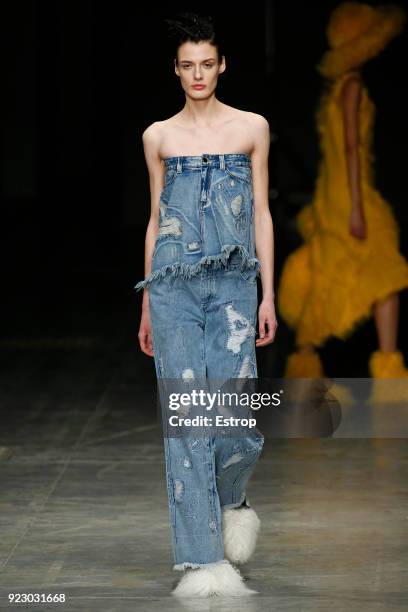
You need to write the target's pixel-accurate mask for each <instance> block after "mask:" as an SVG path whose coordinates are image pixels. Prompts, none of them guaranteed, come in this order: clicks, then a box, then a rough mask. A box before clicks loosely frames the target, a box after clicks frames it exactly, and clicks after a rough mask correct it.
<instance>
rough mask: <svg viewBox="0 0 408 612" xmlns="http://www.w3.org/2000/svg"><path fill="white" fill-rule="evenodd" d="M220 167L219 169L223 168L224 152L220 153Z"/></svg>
mask: <svg viewBox="0 0 408 612" xmlns="http://www.w3.org/2000/svg"><path fill="white" fill-rule="evenodd" d="M220 168H221V170H225V157H224V154H222V155H220Z"/></svg>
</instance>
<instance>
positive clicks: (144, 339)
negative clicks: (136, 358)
mask: <svg viewBox="0 0 408 612" xmlns="http://www.w3.org/2000/svg"><path fill="white" fill-rule="evenodd" d="M138 338H139V344H140V348H141V350H142V351H143V353H146V355H149V357H153V356H154V352H153V343H152V327H151V323H150V312H149V308H142V317H141V319H140V328H139V333H138Z"/></svg>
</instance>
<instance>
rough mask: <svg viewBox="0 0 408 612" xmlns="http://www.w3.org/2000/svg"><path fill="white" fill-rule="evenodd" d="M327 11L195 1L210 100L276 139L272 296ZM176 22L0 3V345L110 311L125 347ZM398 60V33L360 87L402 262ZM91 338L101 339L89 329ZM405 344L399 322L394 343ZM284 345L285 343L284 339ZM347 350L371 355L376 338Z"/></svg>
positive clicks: (130, 10)
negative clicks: (1, 59) (217, 46)
mask: <svg viewBox="0 0 408 612" xmlns="http://www.w3.org/2000/svg"><path fill="white" fill-rule="evenodd" d="M336 4H337V3H336V2H331V1H328V2H322V3H305V2H301V1H299V0H295V1H290V2H286V1H284V0H278V1H275V2H263V1H255V2H251V3H250V4H246V5H245V4H243V5H240V4H235V3H225V2H224V3H217V2H207V3H206V4H205V10H206V12H207V13H209V14H213V15H214V16H215V17H216V18H217V19H218V21H219V25H220V27H221V30H222V32H223V35H224V40H225V42H226V45H227V49H228V52H227V60H228V71H227V73H226V74H225V75H224V77H225V78H223V79H222V80H220V86H219V89H218V94H217V95H218V97H219V98H220V99H221V100H222V101H224V102H226V103H228V104H231V105H233V106H236V107H238V108H242V109H247V110H252V111H254V112H257V113H261V114H263V115H264V116H265V117H266V118H267V119H268V120H269V122H270V125H271V129H272V132H273V142H272V148H271V156H270V173H271V211H272V215H273V218H274V221H275V234H276V235H275V238H276V284H277V280H278V277H279V273H280V269H281V266H282V263H283V261H284V258H285V257H286V255H287V254H288V253H289V252H290V251H291V250H292V249H293V248H295V246H296V245H297V244H298V243H299V237H298V236H297V235H296V233H295V232H293V223H292V221H293V218H294V215H295V214H296V212H297V211H298V210H299V207H300V206H302V205H303V203H304V202H305V201H306V200H307V199H308V198H309V197H310V194H311V193H312V190H313V186H314V181H315V178H316V165H317V160H318V146H317V140H316V133H315V124H314V110H315V107H316V103H317V100H318V97H319V94H320V91H321V86H322V84H321V81H320V78H319V76H318V74H317V72H316V70H315V64H316V63H317V61H318V59H319V58H320V56H321V54H322V53H323V51H324V49H325V48H326V43H325V35H324V29H325V24H326V22H327V19H328V15H329V13H330V11H331V10H332V8H333V7H334V6H335V5H336ZM403 4H406V3H403ZM181 9H189V10H197V11H200V10H202V4H201V3H198V2H188V3H187V2H185V3H183V2H177V3H173V4H171V5H170V4H165V3H163V4H157V3H156V4H154V5H153V4H152V5H151V6H148V7H145V6H142V5H140V4H137V3H135V2H132V3H130V2H117V3H115V4H113V3H110V4H103V3H101V2H91V1H90V0H83V1H81V2H78V1H75V2H68V1H65V0H61V1H59V2H39V1H38V2H21V1H18V2H15V3H10V4H9V6H8V15H7V16H6V18H5V20H4V23H5V24H6V27H5V28H4V30H5V45H6V53H5V60H6V61H5V74H4V78H3V81H4V92H5V96H4V98H5V109H4V111H3V163H2V173H1V184H2V195H3V207H2V224H1V227H2V232H1V235H2V240H1V245H2V261H3V287H4V298H3V306H4V308H5V315H4V317H3V323H4V324H5V326H4V327H5V330H4V332H5V335H4V337H5V338H6V339H10V338H14V337H20V338H29V337H34V336H36V335H37V336H38V335H39V334H40V335H48V336H53V335H54V336H58V335H61V334H78V333H89V332H90V328H89V321H88V318H87V316H85V313H86V312H88V314H89V312H92V313H96V315H97V313H99V312H102V311H103V310H104V309H108V310H109V311H110V313H111V314H112V317H113V318H115V316H117V314H118V313H119V312H121V308H123V307H125V308H129V309H130V310H131V311H132V312H133V313H134V322H133V325H132V327H131V328H130V329H129V330H128V331H129V333H130V334H132V335H133V341H134V342H135V343H136V342H137V338H136V335H137V328H138V323H139V304H140V302H139V300H140V297H141V294H140V293H139V294H135V293H134V291H133V285H134V284H135V283H136V281H138V280H140V278H142V276H143V251H144V231H145V228H146V223H147V220H148V215H149V205H150V202H149V193H148V176H147V171H146V167H145V162H144V158H143V150H142V143H141V134H142V132H143V130H144V129H145V128H146V127H147V125H149V124H150V123H152V122H153V121H156V120H159V119H164V118H166V117H168V116H170V115H172V114H174V113H175V112H177V111H178V110H179V109H180V108H181V106H182V105H183V103H184V97H183V92H182V91H181V89H180V88H179V86H178V81H177V78H176V77H175V75H174V73H173V68H172V58H171V55H169V53H168V48H167V46H166V44H165V31H164V29H163V26H162V23H161V19H162V18H163V17H166V16H171V15H172V13H173V11H176V10H181ZM406 52H407V34H406V32H405V33H404V35H403V36H401V37H400V38H399V39H397V40H395V41H393V43H392V44H391V45H390V46H389V47H388V48H387V50H386V51H385V52H384V53H383V54H382V55H381V56H380V57H378V58H376V59H375V60H373V61H372V62H370V64H369V65H367V69H365V77H366V81H367V85H368V87H369V89H370V92H371V93H372V97H373V99H374V101H375V103H376V105H377V108H378V114H377V122H376V132H375V150H376V176H377V182H378V186H379V187H380V189H381V191H382V192H383V194H384V195H385V196H386V197H387V198H388V199H389V200H390V201H391V203H392V205H393V207H394V210H395V213H396V216H397V218H398V220H399V222H400V224H401V240H402V247H401V248H402V251H403V252H404V253H405V254H406V255H407V253H408V248H407V231H408V212H407V201H408V186H407V183H406V180H405V173H406V170H405V163H406V162H405V158H406V152H405V149H406V142H407V136H408V128H407V121H406V112H405V109H406V108H407V102H408V92H407V84H406V79H405V76H404V74H405V58H406V56H407V54H406ZM404 299H405V298H404V297H403V300H404ZM403 303H404V304H405V302H403ZM124 305H125V306H124ZM81 313H82V314H81ZM96 319H97V316H96ZM94 331H95V333H100V334H103V333H104V330H103V327H102V326H101V325H100V326H98V325H97V324H96V327H95V330H94ZM405 332H406V325H405V327H404V324H403V325H402V331H401V332H400V334H401V341H402V342H403V341H404V340H403V337H404V338H405ZM361 334H362V335H361ZM281 338H282V339H283V340H282V341H283V343H284V344H285V343H286V342H288V343H290V342H291V335H290V333H289V332H285V331H284V329H283V327H282V330H281ZM355 342H358V343H359V345H361V344H363V346H367V343H368V344H370V343H371V344H372V345H374V344H375V337H374V335H373V328H372V327H370V328H364V329H363V330H362V331H361V333H360V336H359V335H357V336H356V340H355ZM271 350H278V351H279V349H278V348H275V347H274V348H273V349H271ZM282 350H284V349H282ZM364 350H365V349H364ZM355 371H356V372H357V371H358V370H355ZM361 372H363V370H361Z"/></svg>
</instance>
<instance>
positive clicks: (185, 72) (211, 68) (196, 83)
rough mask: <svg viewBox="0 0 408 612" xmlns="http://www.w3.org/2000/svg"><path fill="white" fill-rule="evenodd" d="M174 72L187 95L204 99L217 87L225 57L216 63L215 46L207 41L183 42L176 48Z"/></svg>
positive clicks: (196, 98) (223, 67) (223, 68)
mask: <svg viewBox="0 0 408 612" xmlns="http://www.w3.org/2000/svg"><path fill="white" fill-rule="evenodd" d="M177 58H178V63H177V62H176V60H174V68H175V72H176V74H177V75H178V76H179V77H180V83H181V86H182V88H183V89H184V91H185V93H186V95H187V96H189V97H191V98H193V99H195V100H204V99H205V98H208V97H209V96H211V95H212V94H213V92H214V91H215V88H216V87H217V81H218V75H219V74H221V73H222V72H224V70H225V58H224V56H223V57H222V61H221V63H220V64H219V63H218V53H217V48H216V47H214V45H211V44H210V43H208V42H199V43H194V42H190V41H189V42H185V43H183V44H182V45H180V47H179V48H178V52H177Z"/></svg>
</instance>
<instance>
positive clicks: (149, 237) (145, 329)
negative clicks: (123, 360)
mask: <svg viewBox="0 0 408 612" xmlns="http://www.w3.org/2000/svg"><path fill="white" fill-rule="evenodd" d="M142 140H143V149H144V155H145V159H146V164H147V168H148V171H149V184H150V200H151V202H150V219H149V223H148V225H147V230H146V238H145V254H144V257H145V259H144V275H145V278H146V277H147V276H148V275H149V274H150V271H151V266H152V256H153V251H154V245H155V242H156V237H157V232H158V229H159V210H160V207H159V202H160V193H161V190H162V189H163V184H164V164H163V161H162V160H161V158H160V155H159V145H160V135H159V130H158V127H157V124H155V123H153V124H152V125H151V126H149V127H148V128H147V130H145V131H144V132H143V136H142ZM138 338H139V343H140V348H141V350H142V351H143V352H144V353H146V355H149V356H150V357H153V346H152V338H151V325H150V308H149V289H148V288H147V287H146V288H145V289H143V301H142V317H141V321H140V329H139V334H138Z"/></svg>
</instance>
